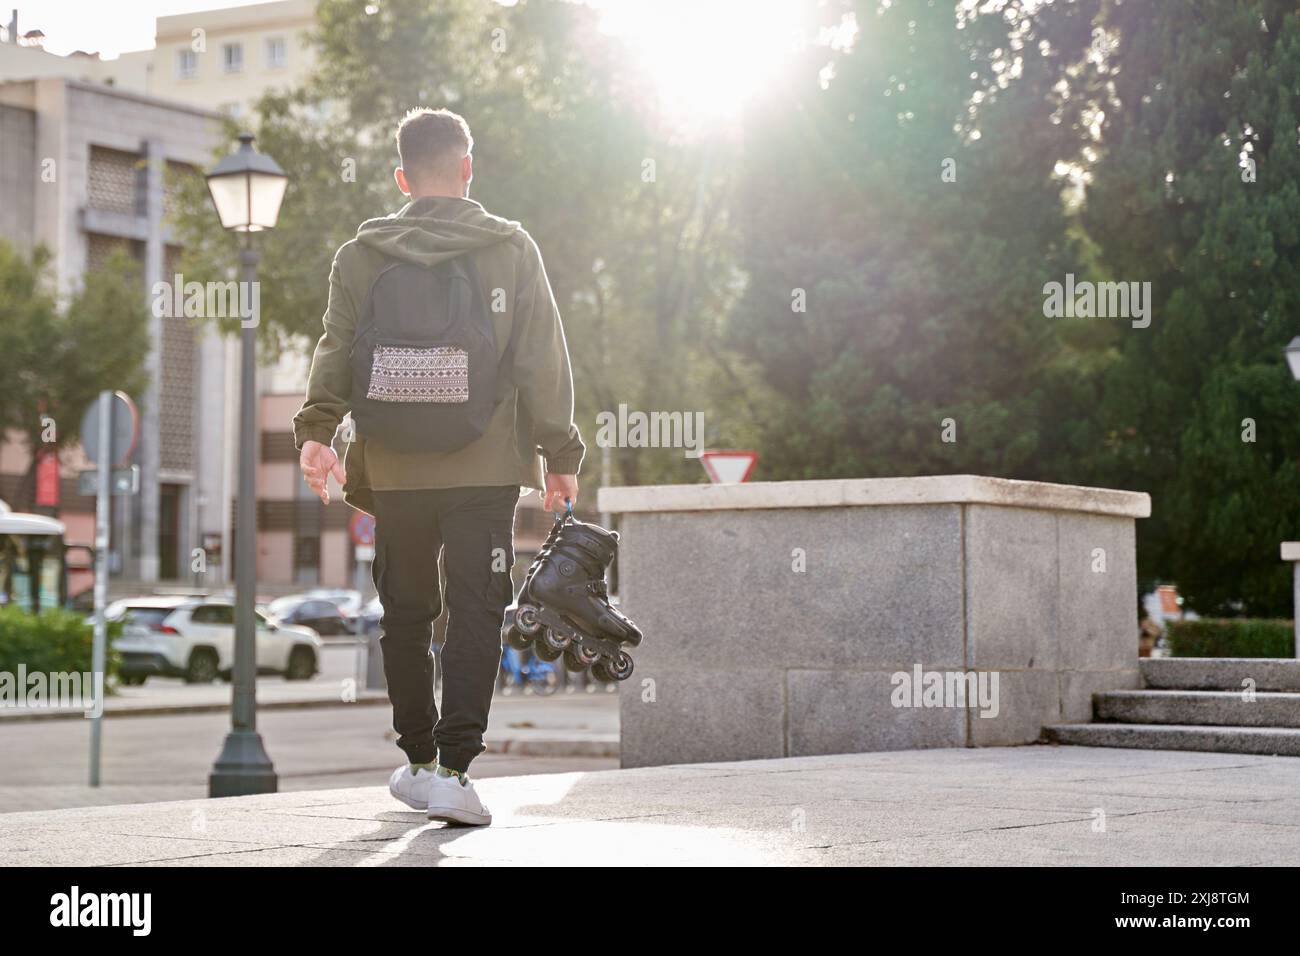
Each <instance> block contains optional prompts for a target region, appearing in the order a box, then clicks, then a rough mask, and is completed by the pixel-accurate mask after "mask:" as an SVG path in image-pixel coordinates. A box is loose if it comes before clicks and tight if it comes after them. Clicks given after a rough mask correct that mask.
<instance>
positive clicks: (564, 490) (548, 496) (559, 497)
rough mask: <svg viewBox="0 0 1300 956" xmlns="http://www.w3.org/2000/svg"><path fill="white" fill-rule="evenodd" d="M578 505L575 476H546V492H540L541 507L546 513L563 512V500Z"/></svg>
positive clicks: (576, 478)
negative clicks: (566, 499)
mask: <svg viewBox="0 0 1300 956" xmlns="http://www.w3.org/2000/svg"><path fill="white" fill-rule="evenodd" d="M565 498H568V499H569V503H570V504H573V505H576V504H577V503H578V476H577V475H552V474H549V473H548V474H547V475H546V490H545V491H544V492H542V507H543V508H545V509H546V510H547V511H563V510H564V499H565Z"/></svg>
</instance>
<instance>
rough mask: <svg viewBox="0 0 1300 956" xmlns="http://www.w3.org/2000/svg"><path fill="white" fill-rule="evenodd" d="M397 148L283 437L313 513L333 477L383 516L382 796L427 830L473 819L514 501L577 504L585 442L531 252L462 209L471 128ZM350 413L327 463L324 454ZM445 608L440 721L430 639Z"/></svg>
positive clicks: (410, 128) (457, 123)
mask: <svg viewBox="0 0 1300 956" xmlns="http://www.w3.org/2000/svg"><path fill="white" fill-rule="evenodd" d="M397 149H398V154H399V157H400V163H401V165H400V166H399V167H398V168H397V170H396V171H395V174H394V175H395V179H396V181H397V186H398V188H399V189H400V190H401V191H402V193H403V194H404V195H406V196H407V197H409V202H407V204H406V205H405V206H403V207H402V208H401V209H400V210H398V211H397V212H396V213H394V214H392V215H390V216H386V217H384V218H380V219H371V220H368V221H367V222H364V223H362V224H361V227H360V228H359V229H358V230H357V235H356V238H355V239H352V240H350V241H349V242H346V243H344V244H343V245H342V246H341V247H340V248H339V250H338V252H337V253H336V254H335V256H334V263H333V266H332V267H331V269H330V278H329V284H330V285H329V304H328V307H327V308H326V311H325V316H324V325H325V332H324V334H323V335H322V336H321V338H320V341H319V342H318V343H317V345H316V351H315V355H314V356H313V358H312V365H311V373H310V377H309V379H308V384H307V398H306V401H305V402H304V403H303V406H302V409H301V410H300V411H299V412H298V414H297V416H296V417H295V418H294V422H293V426H294V440H295V444H296V445H297V447H298V448H299V449H300V450H301V459H300V464H301V467H302V472H303V476H304V477H305V478H306V481H307V484H308V485H309V486H310V487H311V489H312V490H313V491H314V492H316V494H317V495H319V496H320V499H321V501H323V502H325V503H326V504H328V503H329V500H330V496H329V487H328V484H327V479H328V476H330V475H333V476H334V478H335V479H336V480H337V481H338V482H339V483H340V484H341V485H342V486H343V492H344V500H345V501H346V502H347V503H348V504H349V505H352V506H353V507H355V508H358V509H360V510H363V511H366V512H369V513H370V514H373V515H374V516H375V518H376V529H375V560H374V567H373V576H374V584H375V588H376V589H377V591H378V592H379V598H380V602H381V603H382V605H383V609H384V615H383V620H382V624H381V626H382V629H383V636H382V638H381V641H380V646H381V647H382V649H383V656H384V674H385V676H386V677H387V679H388V692H389V697H390V698H391V700H392V704H393V728H394V730H396V731H397V734H398V738H397V745H398V747H400V748H401V749H402V751H403V752H404V753H405V754H406V758H407V762H406V763H405V764H404V765H402V766H401V767H399V768H398V769H397V770H396V771H394V772H393V774H392V777H391V778H390V780H389V790H390V791H391V792H392V794H393V796H394V797H396V798H397V799H398V800H400V801H402V802H403V803H405V804H407V805H408V806H411V807H413V808H415V809H419V810H424V811H426V813H427V815H428V817H429V818H430V819H434V820H443V821H447V822H450V823H457V824H466V825H486V824H488V823H491V821H492V815H491V813H490V812H489V811H488V809H487V807H485V806H484V805H483V803H482V801H481V800H480V799H479V797H478V794H477V793H475V791H474V785H473V783H472V782H470V779H469V777H468V774H467V771H468V770H469V765H470V762H471V761H473V759H474V758H475V757H476V756H478V755H479V754H480V753H482V752H483V750H484V747H483V734H484V731H485V730H486V729H487V722H488V711H489V709H490V707H491V704H492V693H493V690H494V689H495V686H496V678H497V669H498V667H499V666H500V658H501V624H502V617H503V614H504V611H505V607H506V605H507V604H508V603H509V602H510V599H511V596H512V593H513V583H512V580H511V577H510V568H511V565H512V564H513V562H514V543H513V531H514V512H515V504H516V502H517V501H518V498H519V495H520V492H521V488H522V489H531V488H538V489H544V493H543V498H544V501H545V507H546V510H548V511H550V510H559V509H562V508H563V507H564V502H565V500H566V499H567V500H569V501H576V500H577V496H578V483H577V473H578V470H579V467H580V466H581V463H582V457H583V452H584V450H585V449H584V447H583V444H582V439H581V438H580V436H579V434H578V429H577V427H576V426H575V425H574V424H573V380H572V373H571V370H570V366H569V355H568V348H567V345H566V343H565V338H564V329H563V326H562V325H561V322H560V315H559V310H558V309H557V308H556V305H555V299H554V297H553V296H552V294H551V287H550V284H549V282H548V281H547V278H546V272H545V269H544V268H543V266H542V258H541V254H540V252H539V251H538V249H537V245H536V243H534V242H533V240H532V238H531V237H530V236H529V235H528V233H527V232H525V231H524V230H523V229H522V228H521V227H520V225H519V223H517V222H511V221H508V220H505V219H501V218H499V217H497V216H494V215H491V214H490V213H488V212H486V211H485V210H484V209H483V207H482V206H481V205H479V204H478V203H477V202H474V201H473V200H471V199H469V198H468V195H469V184H470V180H471V179H472V178H473V160H472V156H471V153H472V149H473V139H472V138H471V136H470V131H469V127H468V126H467V125H466V123H465V121H464V119H462V118H461V117H460V116H458V115H456V114H455V113H452V112H450V111H448V110H445V109H444V110H428V109H418V110H412V111H411V112H410V113H408V114H407V115H406V117H405V118H404V119H403V120H402V122H401V124H400V125H399V126H398V129H397ZM348 413H351V414H352V424H353V426H354V427H353V428H352V429H350V430H348V429H345V430H344V431H343V432H342V433H341V434H342V436H343V438H344V439H345V440H343V441H341V444H342V445H343V448H344V457H343V459H342V460H340V459H339V457H338V456H337V454H336V452H335V450H334V448H333V447H332V445H333V441H334V438H335V434H336V432H338V431H339V426H340V425H341V423H342V422H343V420H344V416H346V415H348ZM349 432H351V433H349ZM346 439H351V440H346ZM439 554H441V555H442V559H443V566H444V571H445V577H446V580H445V581H442V580H440V576H439V572H438V558H439ZM444 601H445V602H446V606H447V610H448V624H447V639H446V644H445V646H444V648H443V651H442V658H443V695H442V712H441V714H439V711H438V707H437V705H436V704H435V702H434V695H433V667H434V659H433V654H432V653H431V643H432V636H433V621H434V619H435V618H436V617H438V615H439V614H440V613H441V611H442V605H443V602H444Z"/></svg>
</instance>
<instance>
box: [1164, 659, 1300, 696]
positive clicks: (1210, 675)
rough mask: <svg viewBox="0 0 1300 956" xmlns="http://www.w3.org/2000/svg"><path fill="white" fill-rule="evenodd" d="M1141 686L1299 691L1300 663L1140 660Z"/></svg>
mask: <svg viewBox="0 0 1300 956" xmlns="http://www.w3.org/2000/svg"><path fill="white" fill-rule="evenodd" d="M1138 666H1139V667H1140V668H1141V670H1142V680H1143V683H1144V684H1145V685H1146V686H1147V687H1150V688H1154V689H1160V690H1226V691H1240V690H1241V689H1242V686H1243V685H1242V681H1244V680H1246V679H1248V678H1249V679H1250V680H1253V681H1254V682H1255V690H1270V691H1300V660H1291V659H1289V658H1276V657H1144V658H1141V659H1140V660H1139V661H1138Z"/></svg>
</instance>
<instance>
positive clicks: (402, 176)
mask: <svg viewBox="0 0 1300 956" xmlns="http://www.w3.org/2000/svg"><path fill="white" fill-rule="evenodd" d="M393 178H394V179H396V180H397V188H398V189H400V190H401V191H402V195H403V196H409V195H411V184H410V183H408V182H407V181H406V170H404V169H402V167H401V166H398V167H397V168H396V169H394V170H393Z"/></svg>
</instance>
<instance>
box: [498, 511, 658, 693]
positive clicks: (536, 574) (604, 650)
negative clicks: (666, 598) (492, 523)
mask: <svg viewBox="0 0 1300 956" xmlns="http://www.w3.org/2000/svg"><path fill="white" fill-rule="evenodd" d="M617 553H618V535H617V534H616V533H615V532H612V531H607V530H605V529H604V528H601V527H599V526H598V525H594V524H587V523H585V522H582V521H578V520H577V519H576V518H574V517H573V512H572V511H571V510H570V511H569V513H568V514H566V515H564V516H563V517H562V518H560V519H559V520H558V521H557V522H556V525H555V527H554V528H553V529H552V530H551V535H550V537H548V538H547V541H546V544H545V545H543V547H542V550H541V552H539V553H538V555H537V559H536V560H535V561H534V562H533V565H532V566H531V567H530V568H529V569H528V575H527V577H526V578H525V579H524V585H523V588H522V589H521V590H520V592H519V600H518V602H517V604H516V608H515V613H514V616H513V620H512V622H511V626H512V629H513V631H515V632H517V633H518V635H519V638H520V639H522V638H525V637H526V638H530V639H531V640H532V642H533V652H534V653H535V654H536V655H537V656H538V657H539V658H541V659H542V660H545V661H554V660H558V659H559V658H560V657H561V656H563V657H564V664H565V667H566V668H568V669H569V670H571V671H582V670H585V669H586V668H588V667H590V668H591V674H592V676H593V677H594V678H596V679H597V680H599V681H604V682H609V681H622V680H627V679H628V678H629V677H630V676H632V658H631V656H630V655H629V654H628V653H627V650H626V649H625V648H627V647H636V646H638V645H639V644H640V643H641V631H640V629H639V628H638V627H637V626H636V625H635V624H633V623H632V622H631V621H630V620H628V618H627V616H626V615H625V614H623V613H622V612H621V611H619V610H618V608H616V607H614V606H613V605H612V604H610V601H609V594H608V591H607V590H606V588H605V572H606V570H608V568H609V566H610V565H611V564H612V563H613V561H614V556H615V555H616V554H617Z"/></svg>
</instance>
